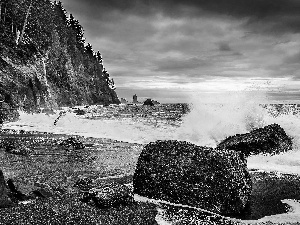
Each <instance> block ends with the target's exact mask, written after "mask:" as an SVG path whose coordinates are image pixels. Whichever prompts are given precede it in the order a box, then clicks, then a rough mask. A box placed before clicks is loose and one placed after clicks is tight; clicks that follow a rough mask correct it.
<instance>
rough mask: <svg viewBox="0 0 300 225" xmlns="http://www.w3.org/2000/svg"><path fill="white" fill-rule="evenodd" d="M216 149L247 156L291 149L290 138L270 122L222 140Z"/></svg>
mask: <svg viewBox="0 0 300 225" xmlns="http://www.w3.org/2000/svg"><path fill="white" fill-rule="evenodd" d="M217 148H218V149H220V150H222V149H230V150H235V151H238V152H240V153H242V155H244V156H246V157H248V156H250V155H255V154H260V153H263V154H266V153H268V154H279V153H281V152H286V151H288V150H291V149H292V140H291V138H290V137H289V136H287V134H286V133H285V131H284V129H283V128H281V127H280V126H279V125H278V124H271V125H268V126H265V127H263V128H259V129H256V130H253V131H251V132H249V133H246V134H237V135H235V136H230V137H228V138H226V139H225V140H223V141H222V142H221V143H219V145H218V146H217Z"/></svg>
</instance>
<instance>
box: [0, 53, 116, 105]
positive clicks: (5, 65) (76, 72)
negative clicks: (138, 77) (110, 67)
mask: <svg viewBox="0 0 300 225" xmlns="http://www.w3.org/2000/svg"><path fill="white" fill-rule="evenodd" d="M57 53H60V54H62V52H59V51H57V52H54V51H52V52H49V53H48V56H47V57H43V56H35V57H33V59H31V60H30V61H28V62H26V63H23V62H21V61H19V60H15V59H14V58H11V57H8V56H5V55H4V54H1V56H0V98H2V99H3V100H5V99H6V101H9V102H8V103H9V104H10V103H13V105H14V106H15V107H23V108H25V109H28V110H30V109H35V108H37V107H57V106H73V105H82V104H109V103H119V99H118V97H117V95H116V93H115V91H114V90H113V89H112V88H111V87H110V86H109V85H108V84H107V82H106V79H105V75H104V74H103V72H102V70H101V67H102V66H101V65H99V66H98V68H97V65H96V68H97V70H96V71H93V72H92V73H89V72H88V69H89V67H87V66H86V65H85V64H84V62H79V63H78V64H77V66H76V67H74V66H73V64H72V60H74V59H73V58H72V57H71V56H70V55H69V54H68V53H66V54H65V55H64V56H63V57H64V59H65V62H63V63H60V62H58V61H59V60H60V58H57V57H56V55H55V54H57ZM88 63H90V62H87V64H88Z"/></svg>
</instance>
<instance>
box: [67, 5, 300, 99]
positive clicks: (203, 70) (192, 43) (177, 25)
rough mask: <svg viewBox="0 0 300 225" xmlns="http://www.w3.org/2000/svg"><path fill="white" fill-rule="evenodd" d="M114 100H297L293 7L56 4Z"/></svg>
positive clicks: (297, 24)
mask: <svg viewBox="0 0 300 225" xmlns="http://www.w3.org/2000/svg"><path fill="white" fill-rule="evenodd" d="M61 1H62V3H63V6H64V8H65V9H66V10H67V12H68V13H72V14H73V16H74V17H75V18H76V19H78V20H79V23H80V24H81V25H82V26H83V29H84V37H85V38H86V42H87V43H90V44H91V45H92V46H93V49H94V50H95V51H98V50H99V51H100V52H101V54H102V56H103V64H104V67H105V69H106V70H107V71H108V73H109V74H110V76H111V77H112V78H113V79H114V81H115V84H116V88H117V89H116V92H117V94H118V97H119V98H126V99H127V100H129V101H132V96H133V95H134V94H136V95H137V96H138V100H144V99H146V98H152V99H155V100H158V101H160V102H162V103H171V102H188V101H189V99H190V98H191V96H197V95H198V94H199V96H200V95H201V94H204V95H208V96H216V98H218V97H217V96H220V95H226V94H228V93H232V92H237V93H239V92H251V91H253V90H254V91H257V92H261V93H264V94H266V95H267V98H268V99H270V100H278V101H284V100H290V101H297V100H300V89H299V87H300V1H299V0H181V1H180V0H61Z"/></svg>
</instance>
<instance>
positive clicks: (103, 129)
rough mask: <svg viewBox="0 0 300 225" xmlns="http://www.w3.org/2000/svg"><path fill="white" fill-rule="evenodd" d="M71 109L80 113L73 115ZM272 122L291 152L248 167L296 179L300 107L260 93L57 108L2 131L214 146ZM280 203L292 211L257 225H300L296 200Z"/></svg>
mask: <svg viewBox="0 0 300 225" xmlns="http://www.w3.org/2000/svg"><path fill="white" fill-rule="evenodd" d="M74 109H77V110H79V111H80V110H83V111H85V113H84V115H80V114H81V113H77V114H76V113H74ZM55 121H56V124H55V123H54V122H55ZM272 123H277V124H279V125H280V126H281V127H282V128H283V129H284V130H285V132H286V133H287V134H288V135H289V136H291V137H292V138H293V150H291V151H288V152H285V153H281V154H279V155H273V156H271V155H255V156H250V157H249V158H248V168H249V169H254V170H262V171H272V172H276V173H285V174H296V175H300V104H298V103H295V102H292V101H291V102H278V101H277V102H276V101H270V100H269V99H267V98H266V97H265V95H261V94H257V93H252V92H248V93H243V92H235V93H229V94H226V95H222V96H218V98H214V97H213V96H211V97H210V96H207V95H205V97H203V96H201V95H196V96H192V97H191V98H190V100H189V101H188V102H187V103H184V104H183V103H176V104H174V103H173V104H159V105H155V106H143V105H142V104H121V105H110V106H106V107H105V106H102V105H91V106H77V107H75V108H74V107H73V108H69V107H62V108H59V109H57V110H54V112H48V111H45V112H44V113H26V112H23V111H20V119H19V120H18V121H15V122H10V123H5V124H4V125H3V128H4V129H16V130H26V131H41V132H52V133H60V134H76V135H82V136H85V137H96V138H109V139H114V140H118V141H124V142H129V143H139V144H147V143H149V142H152V141H156V140H169V139H172V140H183V141H188V142H191V143H194V144H197V145H201V146H211V147H215V146H216V145H217V144H218V143H219V142H220V141H222V140H223V139H225V138H226V137H228V136H231V135H235V134H242V133H246V132H249V131H251V130H253V129H256V128H260V127H263V126H266V125H269V124H272ZM284 201H285V203H286V204H288V205H289V206H290V208H291V209H290V210H289V212H287V213H283V214H279V215H272V216H268V217H266V218H262V219H260V220H259V221H260V222H261V221H273V222H276V223H277V222H278V223H279V222H299V224H300V202H299V201H297V200H293V199H286V200H284Z"/></svg>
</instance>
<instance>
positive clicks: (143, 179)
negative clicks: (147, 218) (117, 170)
mask: <svg viewBox="0 0 300 225" xmlns="http://www.w3.org/2000/svg"><path fill="white" fill-rule="evenodd" d="M251 185H252V182H251V179H250V175H249V172H248V170H247V167H246V164H245V162H244V161H243V160H242V159H241V158H240V156H239V154H237V153H236V152H235V151H230V150H224V151H219V150H217V149H213V148H208V147H200V146H197V145H194V144H191V143H188V142H183V141H173V140H169V141H156V142H152V143H149V144H147V145H146V146H145V147H144V149H143V151H142V153H141V155H140V156H139V159H138V163H137V166H136V170H135V173H134V177H133V188H134V193H136V194H139V195H141V196H145V197H149V198H153V199H159V200H166V201H169V202H172V203H179V204H184V205H189V206H194V207H199V208H202V209H205V210H209V211H211V212H215V213H219V214H222V215H234V214H239V213H242V212H243V211H244V209H245V208H246V206H247V205H248V202H249V198H250V194H251Z"/></svg>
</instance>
